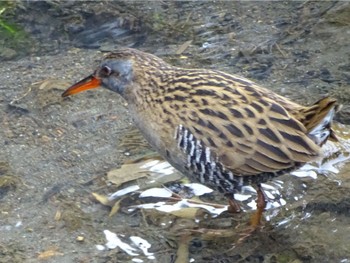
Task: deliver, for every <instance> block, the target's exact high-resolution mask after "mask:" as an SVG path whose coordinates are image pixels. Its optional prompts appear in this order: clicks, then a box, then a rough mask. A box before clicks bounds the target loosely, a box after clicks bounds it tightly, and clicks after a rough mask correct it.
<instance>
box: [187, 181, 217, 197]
mask: <svg viewBox="0 0 350 263" xmlns="http://www.w3.org/2000/svg"><path fill="white" fill-rule="evenodd" d="M185 186H186V187H188V188H190V189H192V191H193V193H194V195H197V196H201V195H204V194H208V193H211V192H213V190H212V189H210V188H209V187H206V186H205V185H202V184H198V183H190V184H185Z"/></svg>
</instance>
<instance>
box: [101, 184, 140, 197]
mask: <svg viewBox="0 0 350 263" xmlns="http://www.w3.org/2000/svg"><path fill="white" fill-rule="evenodd" d="M139 189H140V187H139V186H138V185H130V186H128V187H125V188H123V189H121V190H119V191H117V192H115V193H113V194H111V195H110V196H109V197H108V199H109V200H110V201H111V200H114V199H116V198H118V197H120V196H123V195H126V194H128V193H131V192H135V191H137V190H139Z"/></svg>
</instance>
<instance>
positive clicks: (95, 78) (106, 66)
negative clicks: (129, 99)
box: [62, 58, 133, 97]
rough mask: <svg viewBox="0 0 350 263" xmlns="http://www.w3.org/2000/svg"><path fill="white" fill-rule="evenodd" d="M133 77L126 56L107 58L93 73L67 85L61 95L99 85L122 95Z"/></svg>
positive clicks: (71, 93) (131, 68)
mask: <svg viewBox="0 0 350 263" xmlns="http://www.w3.org/2000/svg"><path fill="white" fill-rule="evenodd" d="M132 79H133V62H132V60H131V59H128V58H113V59H112V58H110V59H109V58H107V59H105V60H104V61H103V62H102V63H101V64H100V65H99V66H98V67H97V69H96V70H95V72H94V73H93V74H91V75H90V76H88V77H86V78H84V79H82V80H81V81H79V82H77V83H76V84H74V85H72V86H71V87H69V88H68V89H67V90H66V91H65V92H64V93H63V94H62V97H67V96H70V95H73V94H76V93H79V92H81V91H84V90H88V89H93V88H98V87H100V86H102V87H104V88H107V89H109V90H112V91H114V92H117V93H119V94H121V95H123V93H124V91H125V88H126V87H127V85H128V84H130V82H131V81H132Z"/></svg>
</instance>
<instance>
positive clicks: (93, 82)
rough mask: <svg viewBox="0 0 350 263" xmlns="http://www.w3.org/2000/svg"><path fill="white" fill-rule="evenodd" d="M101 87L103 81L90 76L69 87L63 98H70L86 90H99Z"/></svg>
mask: <svg viewBox="0 0 350 263" xmlns="http://www.w3.org/2000/svg"><path fill="white" fill-rule="evenodd" d="M100 85H101V80H100V79H97V78H96V77H94V76H93V75H90V76H88V77H86V78H85V79H82V80H81V81H79V82H77V83H75V84H74V85H72V86H71V87H69V88H68V89H67V90H66V91H65V92H63V93H62V97H68V96H70V95H73V94H76V93H79V92H82V91H84V90H88V89H94V88H98V87H99V86H100Z"/></svg>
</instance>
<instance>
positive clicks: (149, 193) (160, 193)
mask: <svg viewBox="0 0 350 263" xmlns="http://www.w3.org/2000/svg"><path fill="white" fill-rule="evenodd" d="M171 196H172V193H171V192H170V191H169V190H167V189H165V188H151V189H147V190H146V191H143V192H142V193H141V194H140V197H162V198H168V197H171Z"/></svg>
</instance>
